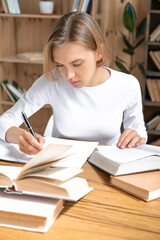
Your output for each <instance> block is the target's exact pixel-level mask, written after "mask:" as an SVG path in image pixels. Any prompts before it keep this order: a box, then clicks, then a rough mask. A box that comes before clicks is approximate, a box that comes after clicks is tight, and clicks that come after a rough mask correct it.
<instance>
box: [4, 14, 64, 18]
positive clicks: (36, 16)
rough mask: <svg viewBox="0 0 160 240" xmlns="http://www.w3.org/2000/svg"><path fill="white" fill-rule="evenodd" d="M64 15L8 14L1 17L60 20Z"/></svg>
mask: <svg viewBox="0 0 160 240" xmlns="http://www.w3.org/2000/svg"><path fill="white" fill-rule="evenodd" d="M61 16H62V15H57V14H55V15H54V14H53V15H42V14H24V13H23V14H8V13H0V17H7V18H40V19H41V18H42V19H58V18H60V17H61Z"/></svg>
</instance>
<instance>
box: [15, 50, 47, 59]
mask: <svg viewBox="0 0 160 240" xmlns="http://www.w3.org/2000/svg"><path fill="white" fill-rule="evenodd" d="M17 57H18V58H20V59H23V60H28V61H43V60H44V55H43V53H42V52H23V53H18V54H17Z"/></svg>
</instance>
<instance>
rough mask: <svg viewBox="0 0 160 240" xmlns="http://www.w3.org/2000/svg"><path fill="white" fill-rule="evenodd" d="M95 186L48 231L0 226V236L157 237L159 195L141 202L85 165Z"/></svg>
mask: <svg viewBox="0 0 160 240" xmlns="http://www.w3.org/2000/svg"><path fill="white" fill-rule="evenodd" d="M83 169H84V172H83V173H82V174H81V176H82V177H85V178H86V179H87V180H88V183H89V185H90V186H91V187H94V190H93V191H92V192H91V193H89V194H88V195H87V196H85V197H84V198H82V199H81V200H79V201H78V202H76V203H73V202H66V203H65V208H64V210H63V211H62V213H61V214H60V215H59V217H58V218H57V219H56V221H55V222H54V224H53V225H52V227H51V228H50V229H49V231H48V232H47V233H35V232H27V231H22V230H15V229H10V228H4V227H0V240H5V239H6V240H79V239H80V240H108V239H109V240H115V239H116V240H121V239H123V240H124V239H132V240H133V239H134V240H139V239H142V240H151V239H154V240H160V199H157V200H154V201H151V202H144V201H142V200H140V199H138V198H135V197H133V196H131V195H129V194H127V193H125V192H123V191H121V190H119V189H116V188H114V187H111V186H108V182H109V175H108V174H106V173H105V172H103V171H101V170H99V169H97V168H96V167H93V166H92V165H90V164H89V163H86V164H85V165H84V168H83Z"/></svg>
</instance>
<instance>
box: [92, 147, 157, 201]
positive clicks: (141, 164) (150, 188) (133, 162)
mask: <svg viewBox="0 0 160 240" xmlns="http://www.w3.org/2000/svg"><path fill="white" fill-rule="evenodd" d="M97 149H98V150H97V151H94V152H93V153H92V155H91V157H90V158H89V162H90V163H92V164H93V165H95V166H97V167H98V168H100V169H102V170H103V171H106V172H108V173H109V174H110V175H111V176H110V185H112V186H114V187H117V188H119V189H121V190H123V191H125V192H128V193H130V194H132V195H134V196H136V197H139V198H140V199H143V200H145V201H151V200H153V199H156V198H159V197H160V147H157V146H152V145H148V144H144V145H141V146H138V147H135V148H131V149H129V148H125V149H120V148H118V147H116V146H98V147H97Z"/></svg>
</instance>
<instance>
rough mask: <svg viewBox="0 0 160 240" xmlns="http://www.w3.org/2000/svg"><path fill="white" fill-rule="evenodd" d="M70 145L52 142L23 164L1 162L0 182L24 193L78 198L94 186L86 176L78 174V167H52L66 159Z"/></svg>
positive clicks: (10, 188) (3, 185)
mask: <svg viewBox="0 0 160 240" xmlns="http://www.w3.org/2000/svg"><path fill="white" fill-rule="evenodd" d="M70 148H71V146H70V145H62V144H50V145H48V146H47V147H46V148H45V149H43V150H42V151H40V152H39V153H38V154H37V155H36V156H35V157H34V158H33V159H31V160H30V161H29V162H28V163H26V164H25V165H24V167H14V166H6V165H0V186H1V187H8V188H7V190H6V191H7V192H8V193H12V192H13V193H16V192H19V193H23V194H31V195H37V196H44V197H52V198H62V199H66V200H72V201H77V200H79V199H80V198H81V197H83V196H84V195H86V194H87V193H88V192H90V191H91V190H92V188H90V187H89V186H88V183H87V181H86V179H83V178H80V177H75V176H76V175H77V174H79V173H81V172H82V169H78V168H64V167H50V166H52V165H53V163H56V162H58V161H60V160H62V159H63V160H64V161H65V158H66V159H67V157H69V156H68V153H67V151H68V150H69V149H70Z"/></svg>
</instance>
